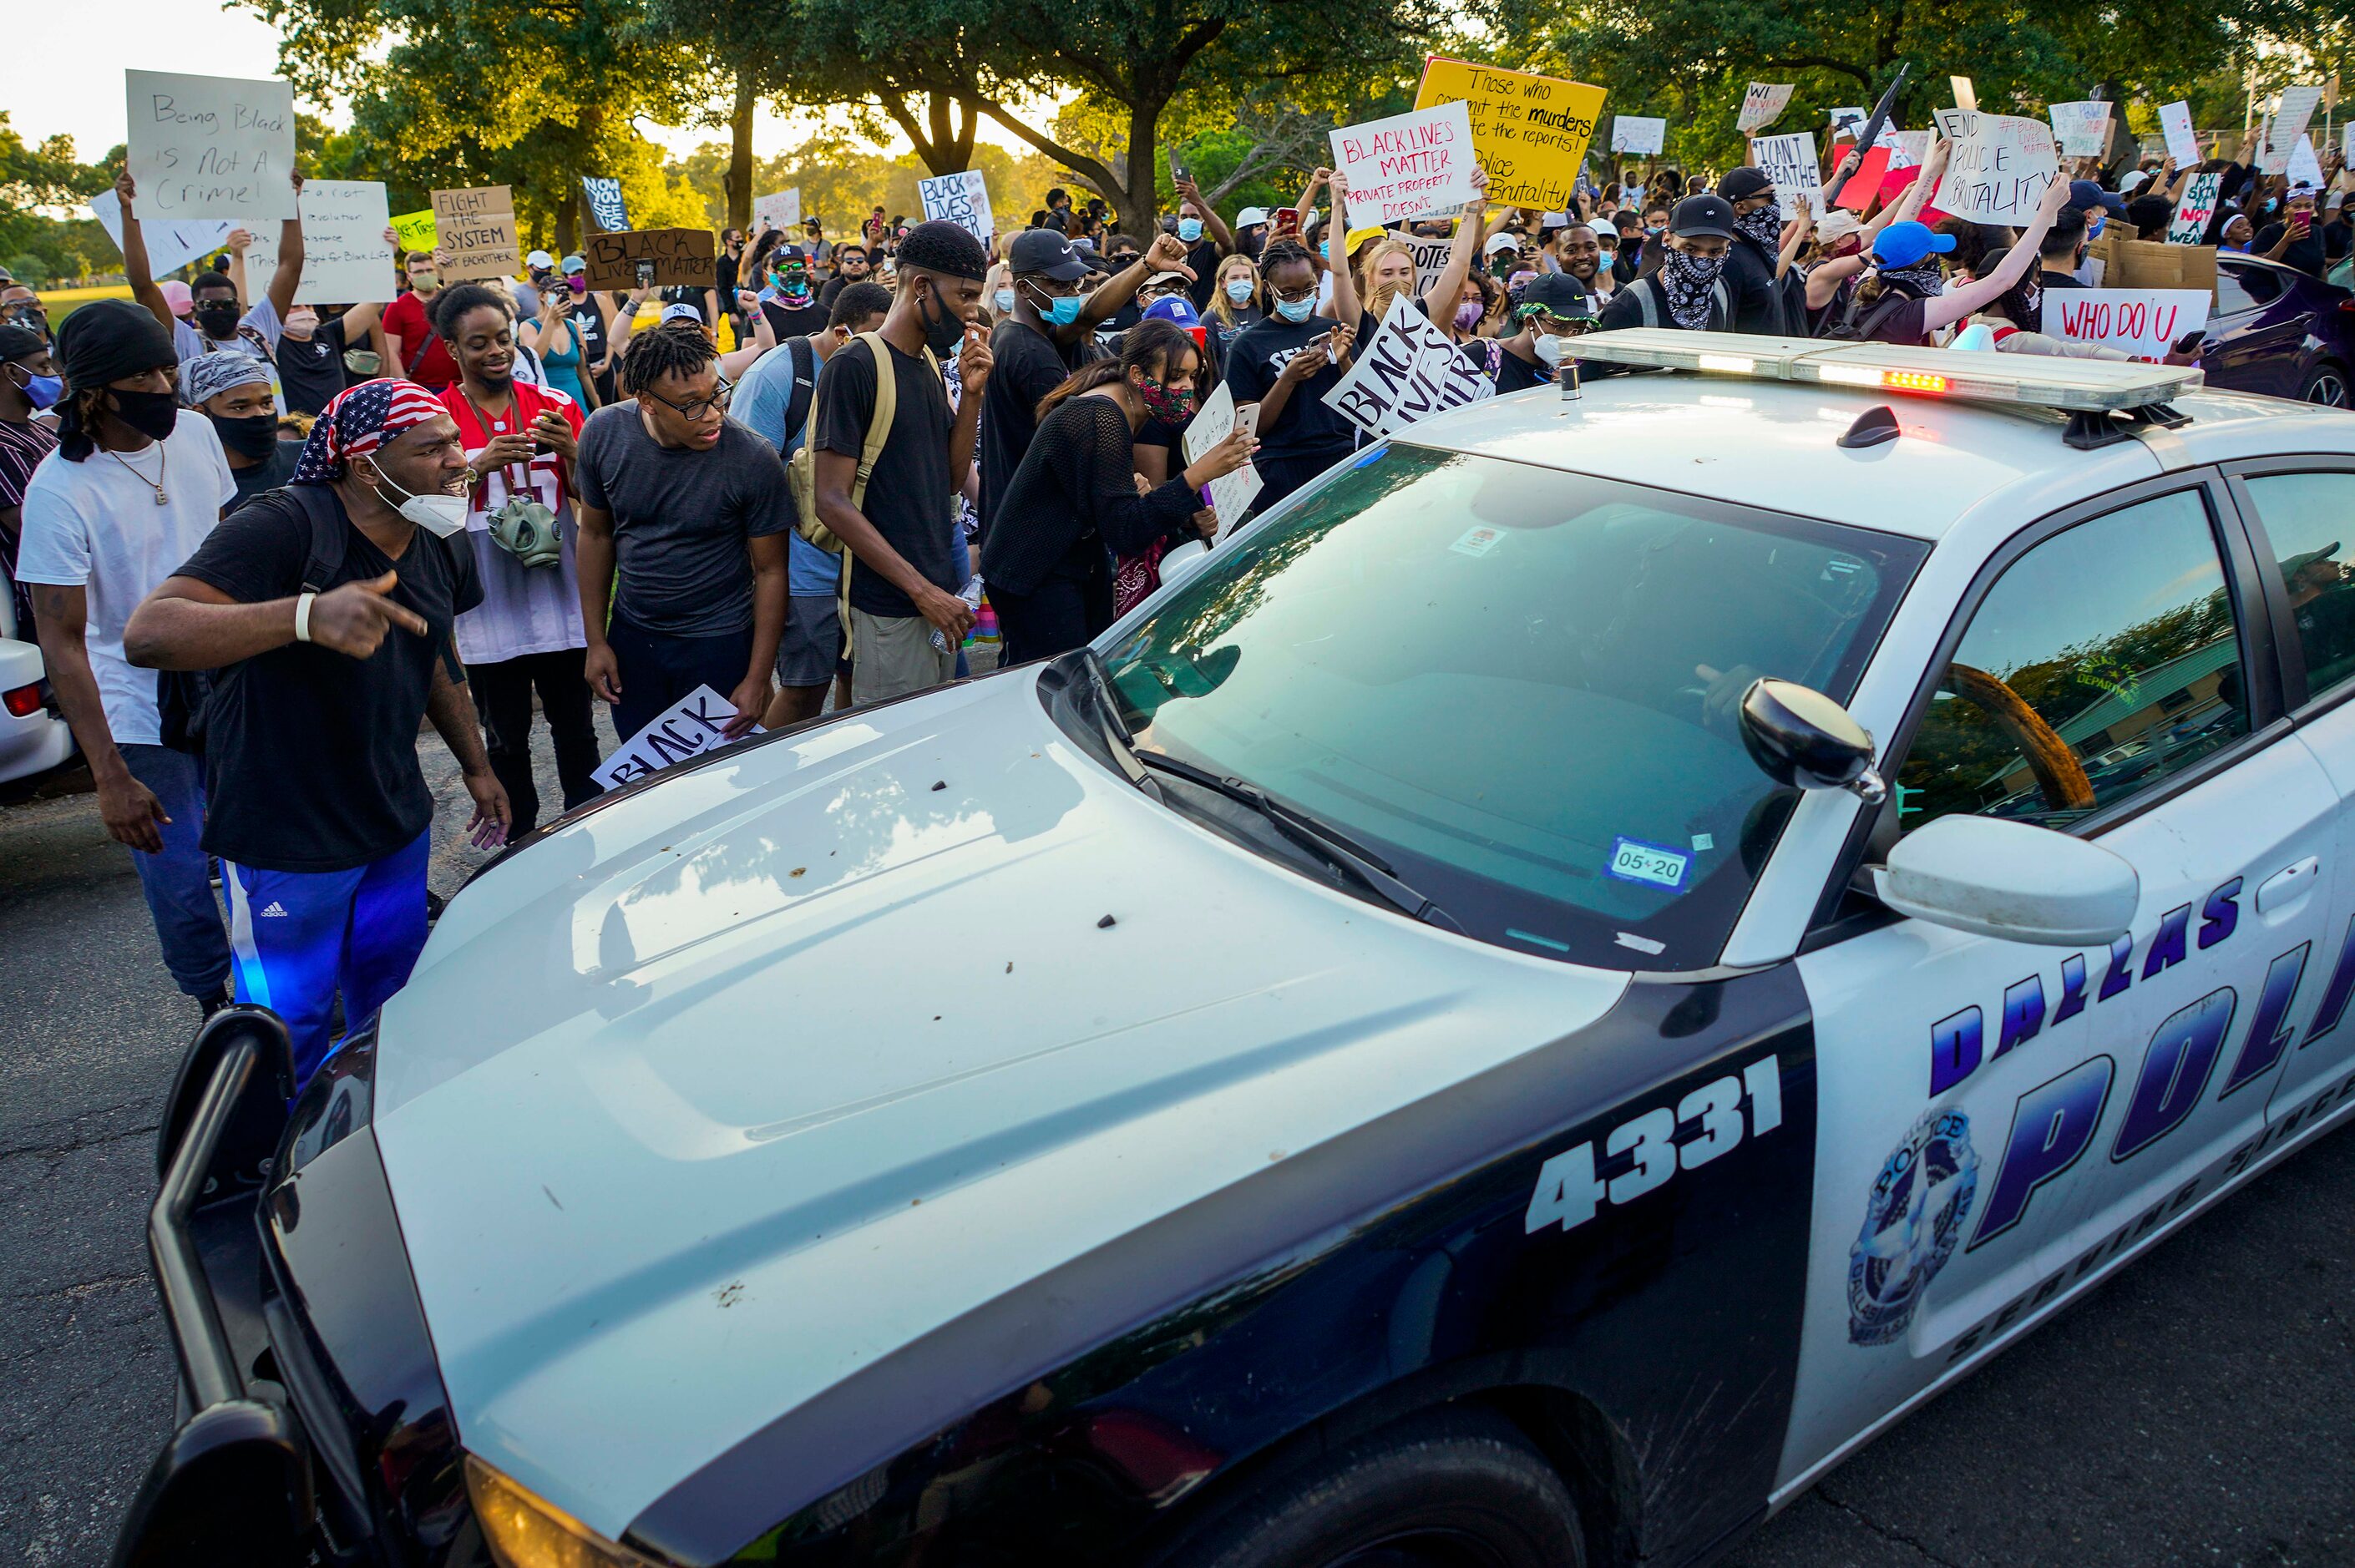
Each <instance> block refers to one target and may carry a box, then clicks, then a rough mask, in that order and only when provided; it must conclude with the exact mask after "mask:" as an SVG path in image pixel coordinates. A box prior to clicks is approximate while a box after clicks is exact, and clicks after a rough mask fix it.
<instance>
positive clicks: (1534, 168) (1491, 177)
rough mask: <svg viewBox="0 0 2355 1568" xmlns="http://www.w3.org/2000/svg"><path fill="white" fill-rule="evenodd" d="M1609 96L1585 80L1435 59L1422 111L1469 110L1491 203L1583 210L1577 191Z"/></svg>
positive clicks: (1419, 100)
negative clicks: (1438, 108)
mask: <svg viewBox="0 0 2355 1568" xmlns="http://www.w3.org/2000/svg"><path fill="white" fill-rule="evenodd" d="M1603 97H1604V94H1603V90H1602V89H1601V88H1599V87H1590V86H1588V85H1587V84H1586V83H1585V82H1582V81H1566V80H1564V79H1561V78H1560V77H1551V76H1536V75H1532V74H1531V73H1529V72H1528V71H1520V70H1498V69H1496V68H1495V67H1493V66H1484V65H1474V64H1473V63H1472V62H1470V61H1469V60H1457V59H1449V58H1445V57H1444V56H1441V55H1433V57H1432V58H1430V59H1429V60H1427V61H1425V62H1424V64H1423V85H1422V86H1421V87H1420V88H1419V89H1417V90H1416V92H1415V95H1414V106H1415V107H1416V108H1417V109H1431V108H1435V107H1436V106H1438V105H1439V104H1442V103H1461V104H1463V105H1464V111H1465V114H1466V115H1468V116H1469V117H1470V119H1471V122H1472V150H1473V152H1474V154H1476V156H1477V157H1478V159H1479V161H1480V166H1481V167H1482V168H1484V169H1486V170H1487V171H1488V199H1489V200H1490V201H1493V202H1499V203H1502V204H1503V205H1504V206H1506V207H1535V208H1538V209H1539V210H1540V211H1543V210H1548V209H1552V208H1560V207H1571V206H1573V205H1575V204H1574V202H1573V200H1572V192H1573V191H1575V190H1576V189H1577V186H1578V180H1579V165H1580V164H1582V162H1584V160H1585V158H1586V149H1587V147H1588V145H1589V143H1592V142H1593V139H1594V127H1595V126H1596V125H1597V124H1599V123H1600V122H1602V119H1603Z"/></svg>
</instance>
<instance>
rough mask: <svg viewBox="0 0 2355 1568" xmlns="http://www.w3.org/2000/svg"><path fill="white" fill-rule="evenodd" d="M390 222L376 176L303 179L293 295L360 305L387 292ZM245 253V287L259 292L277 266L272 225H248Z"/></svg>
mask: <svg viewBox="0 0 2355 1568" xmlns="http://www.w3.org/2000/svg"><path fill="white" fill-rule="evenodd" d="M391 225H392V215H391V211H390V209H389V207H387V206H386V203H385V194H384V185H382V183H381V182H379V181H376V180H305V181H304V182H303V281H301V282H300V283H298V284H296V285H295V288H294V299H295V302H296V303H298V304H306V305H326V304H334V305H363V304H368V303H369V302H382V301H389V300H390V299H391V298H392V297H393V293H394V288H393V276H392V247H391V246H390V245H388V244H387V243H385V238H384V231H385V230H386V229H387V228H390V227H391ZM252 234H253V243H252V244H251V245H250V246H248V247H247V248H246V252H245V287H246V291H247V292H248V293H250V294H253V295H255V296H259V295H260V294H261V292H262V291H264V290H265V289H267V288H269V287H270V274H272V272H275V271H276V270H278V225H276V224H274V223H265V224H262V225H261V227H259V228H255V229H253V230H252Z"/></svg>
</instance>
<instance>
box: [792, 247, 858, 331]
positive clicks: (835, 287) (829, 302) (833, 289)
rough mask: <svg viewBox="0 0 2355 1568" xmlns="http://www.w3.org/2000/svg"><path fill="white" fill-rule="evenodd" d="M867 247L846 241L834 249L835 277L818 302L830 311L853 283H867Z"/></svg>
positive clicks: (827, 284)
mask: <svg viewBox="0 0 2355 1568" xmlns="http://www.w3.org/2000/svg"><path fill="white" fill-rule="evenodd" d="M867 271H868V266H867V247H865V246H864V245H861V244H859V243H858V241H857V240H856V239H846V240H844V241H843V242H842V243H841V244H840V245H837V246H836V247H835V248H834V276H833V277H831V278H829V279H827V280H826V287H825V288H823V289H821V290H819V291H818V296H817V297H818V302H819V303H820V304H822V305H824V306H825V307H826V309H827V310H828V311H831V310H833V309H834V302H835V300H836V298H837V296H839V295H840V294H841V292H842V291H843V290H845V289H847V288H848V287H850V285H851V284H853V283H863V282H865V281H867ZM779 341H780V342H782V341H783V340H782V339H780V340H779Z"/></svg>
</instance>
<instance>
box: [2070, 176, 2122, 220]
mask: <svg viewBox="0 0 2355 1568" xmlns="http://www.w3.org/2000/svg"><path fill="white" fill-rule="evenodd" d="M2070 207H2075V208H2077V209H2078V210H2080V211H2083V212H2090V211H2092V210H2093V209H2094V208H2095V207H2100V208H2101V209H2102V210H2103V211H2104V212H2106V213H2108V214H2109V215H2110V216H2111V217H2125V216H2126V197H2124V196H2120V195H2118V193H2117V192H2115V191H2105V190H2104V189H2103V188H2102V187H2101V186H2100V185H2096V184H2094V182H2093V181H2092V180H2071V181H2070V182H2069V199H2068V201H2067V202H2066V203H2065V204H2064V205H2063V207H2062V210H2063V211H2066V210H2068V208H2070Z"/></svg>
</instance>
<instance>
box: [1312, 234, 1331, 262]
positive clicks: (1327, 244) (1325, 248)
mask: <svg viewBox="0 0 2355 1568" xmlns="http://www.w3.org/2000/svg"><path fill="white" fill-rule="evenodd" d="M1316 254H1317V255H1319V256H1322V257H1323V258H1325V260H1327V261H1330V260H1333V242H1332V241H1331V240H1329V239H1320V240H1318V241H1317V242H1316Z"/></svg>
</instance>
